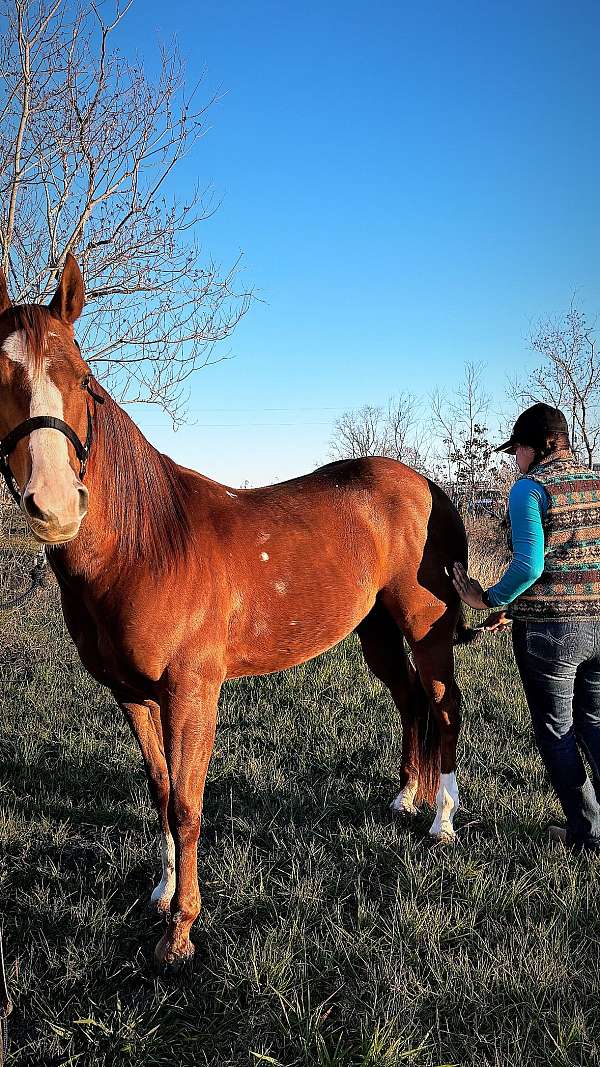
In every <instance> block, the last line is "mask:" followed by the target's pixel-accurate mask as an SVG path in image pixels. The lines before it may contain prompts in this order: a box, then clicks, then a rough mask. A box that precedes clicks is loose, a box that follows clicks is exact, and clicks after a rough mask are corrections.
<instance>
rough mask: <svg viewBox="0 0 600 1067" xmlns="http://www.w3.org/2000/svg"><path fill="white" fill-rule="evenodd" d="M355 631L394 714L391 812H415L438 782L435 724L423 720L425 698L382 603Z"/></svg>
mask: <svg viewBox="0 0 600 1067" xmlns="http://www.w3.org/2000/svg"><path fill="white" fill-rule="evenodd" d="M357 633H358V636H359V638H360V642H361V646H362V651H363V655H364V657H365V661H366V663H367V665H368V667H369V668H370V669H371V670H372V672H373V674H374V675H375V676H376V677H377V678H379V680H380V681H381V682H383V684H384V685H385V686H387V688H388V689H389V691H390V694H391V697H392V699H393V701H394V703H395V705H396V707H397V708H398V711H399V713H400V721H401V724H402V754H401V762H400V792H399V794H398V796H397V797H396V798H395V799H394V800H393V801H392V803H391V804H390V807H391V809H392V811H394V812H396V813H397V814H404V815H415V814H416V813H417V805H418V804H419V803H420V801H421V800H426V801H428V802H430V803H431V802H432V801H433V797H434V795H435V792H436V790H437V786H438V777H439V758H438V752H437V732H436V729H435V723H434V722H433V721H429V722H428V701H427V698H426V696H425V693H424V690H423V688H422V686H421V684H420V680H419V677H418V675H417V673H416V671H415V670H414V668H413V666H412V664H411V663H410V661H409V659H408V657H407V655H406V653H405V651H404V647H403V639H402V634H401V631H400V630H399V628H398V626H397V625H396V623H395V622H394V620H393V618H392V617H391V615H390V614H389V612H388V611H386V609H385V608H384V607H383V605H382V604H380V603H379V602H378V603H376V604H375V607H374V608H373V609H372V611H371V612H370V613H369V615H367V617H366V618H365V619H363V621H362V622H361V623H360V625H359V626H358V627H357Z"/></svg>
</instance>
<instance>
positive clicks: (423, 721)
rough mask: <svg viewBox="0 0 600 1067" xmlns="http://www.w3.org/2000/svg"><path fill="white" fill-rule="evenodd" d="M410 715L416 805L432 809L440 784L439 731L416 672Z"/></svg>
mask: <svg viewBox="0 0 600 1067" xmlns="http://www.w3.org/2000/svg"><path fill="white" fill-rule="evenodd" d="M410 703H411V710H412V712H413V753H414V755H413V758H414V762H415V765H416V767H415V769H416V771H417V775H418V782H419V785H418V789H417V796H416V798H415V799H416V803H417V804H420V803H421V801H423V800H424V801H425V803H426V804H429V805H431V807H435V797H436V793H437V791H438V788H439V784H440V728H439V725H438V722H437V719H436V716H435V715H434V713H433V711H432V709H431V707H430V704H429V699H428V697H427V693H426V692H425V689H424V688H423V683H422V682H421V679H420V678H419V675H418V673H417V672H416V671H415V676H414V683H413V692H412V699H411V702H410Z"/></svg>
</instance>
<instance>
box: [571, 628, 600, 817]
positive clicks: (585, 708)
mask: <svg viewBox="0 0 600 1067" xmlns="http://www.w3.org/2000/svg"><path fill="white" fill-rule="evenodd" d="M589 625H590V629H591V636H592V638H593V637H595V638H596V639H595V641H593V645H595V646H596V647H595V649H594V651H595V652H596V655H594V656H593V657H592V658H591V659H588V660H586V661H585V662H584V663H582V664H581V665H580V667H579V669H578V671H577V675H576V678H575V697H574V701H573V723H574V726H575V734H576V736H577V740H578V742H579V744H580V746H581V748H582V749H583V751H584V752H585V754H586V756H587V760H588V763H589V765H590V769H591V772H592V782H593V785H594V790H595V793H596V799H597V800H598V802H599V803H600V620H599V621H597V622H595V623H590V624H589Z"/></svg>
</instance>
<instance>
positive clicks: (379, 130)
mask: <svg viewBox="0 0 600 1067" xmlns="http://www.w3.org/2000/svg"><path fill="white" fill-rule="evenodd" d="M599 34H600V6H599V5H598V4H597V3H587V2H576V3H573V4H567V3H566V2H564V3H553V2H544V3H532V2H524V3H523V2H521V3H519V4H507V3H498V2H491V3H490V2H478V3H470V2H461V3H450V2H441V3H436V4H431V3H425V4H418V5H417V4H409V3H394V4H391V3H366V2H352V0H348V2H346V3H343V4H342V3H338V2H329V3H327V2H325V3H323V2H322V3H319V4H317V3H312V2H309V3H303V4H297V5H288V4H275V3H253V2H252V0H249V2H245V3H241V2H229V0H220V2H219V3H213V4H210V5H205V4H197V3H191V2H185V3H181V2H174V3H171V4H169V5H167V4H164V3H160V4H159V3H157V2H155V0H146V2H143V0H136V3H134V6H133V7H132V9H131V10H130V12H129V13H128V15H127V17H126V19H125V20H124V22H123V24H122V29H121V31H120V40H119V44H120V46H121V47H122V48H123V50H125V51H127V52H129V53H137V54H138V55H139V56H141V57H142V58H143V60H144V62H145V64H146V65H147V66H148V67H149V68H150V69H151V68H152V64H153V62H154V60H155V58H156V54H157V49H158V45H159V44H160V43H161V42H168V41H169V39H171V38H172V37H173V36H174V37H175V38H176V40H177V42H178V45H179V48H180V50H181V52H182V53H183V55H184V57H185V58H186V61H187V69H188V77H189V81H190V83H191V82H193V81H195V79H196V78H197V77H198V75H199V74H200V72H201V71H202V70H204V69H206V80H205V86H206V95H207V96H208V95H209V93H210V91H211V90H213V89H215V88H217V87H221V88H222V90H223V91H224V94H225V95H224V96H223V97H222V99H221V101H220V103H219V104H218V105H217V106H215V107H214V109H213V111H212V114H211V119H210V123H211V129H210V131H209V132H208V133H207V136H206V137H205V138H204V139H203V140H202V142H201V143H200V145H199V146H198V148H197V150H196V151H195V153H194V155H193V157H192V158H191V159H189V160H187V161H186V162H185V164H184V165H183V166H182V167H181V169H180V171H179V175H178V178H177V181H178V188H179V190H180V191H181V193H182V194H185V192H186V191H187V190H189V188H190V187H191V185H193V184H194V182H195V180H196V179H199V180H200V182H201V183H202V184H205V183H212V186H213V188H214V191H215V194H216V196H217V198H219V199H220V200H222V205H221V208H220V210H219V211H218V213H217V215H216V216H215V217H214V218H213V219H211V220H210V221H209V222H207V223H204V224H203V226H202V230H201V234H202V238H203V242H204V244H205V247H206V249H207V252H210V254H211V255H213V256H214V257H216V258H217V259H220V260H222V261H223V262H224V263H230V262H231V261H232V260H233V259H235V258H236V257H237V255H238V254H239V253H240V252H243V255H244V259H243V262H244V268H245V277H246V280H247V283H248V284H250V285H252V286H254V287H255V288H256V289H257V290H258V291H259V294H260V296H261V298H262V301H263V303H255V304H254V306H253V308H252V309H251V311H250V312H249V314H248V315H247V317H246V319H245V320H244V321H243V322H242V323H241V325H240V326H239V327H238V329H237V331H236V333H235V334H234V335H233V337H232V338H231V340H230V341H229V342H226V344H225V349H224V354H225V352H227V353H230V354H231V356H232V358H231V359H229V360H226V361H225V362H223V363H220V364H219V365H217V366H214V367H212V368H209V369H206V370H203V371H202V372H200V373H199V374H198V376H197V378H196V379H195V381H194V384H193V389H192V396H191V398H190V404H189V420H190V422H189V424H188V425H187V426H186V427H185V428H184V429H182V430H179V431H178V432H177V433H176V434H174V433H173V432H172V431H171V429H170V428H169V424H168V420H166V418H163V417H162V416H160V415H159V414H158V413H157V412H155V411H153V410H152V409H151V410H147V409H145V410H142V411H139V410H137V411H136V412H135V413H134V414H135V417H136V418H138V421H139V422H140V424H141V425H142V427H143V428H144V430H145V432H146V433H147V435H148V436H149V437H150V438H151V440H153V441H154V443H156V444H157V445H158V447H160V448H161V449H162V450H163V451H166V452H168V453H169V454H171V455H173V456H175V458H177V459H179V460H180V461H182V462H185V463H186V464H189V465H190V466H194V467H196V468H197V469H200V470H202V471H203V472H204V473H206V474H209V475H210V476H212V477H216V478H218V479H219V480H222V481H227V482H229V483H231V484H235V485H239V484H241V483H242V482H243V481H244V480H245V479H247V480H248V481H249V482H250V484H252V485H257V484H262V483H264V482H268V481H273V480H278V479H281V478H284V477H290V476H292V475H294V474H299V473H302V472H304V471H306V470H310V469H312V468H313V467H314V466H315V465H316V464H318V463H319V462H325V461H326V460H327V458H328V441H329V438H330V436H331V430H332V424H333V421H334V420H335V417H336V416H337V415H338V414H340V413H341V412H342V411H344V410H347V409H348V408H353V407H358V406H360V405H362V404H364V403H385V401H386V399H387V398H388V397H389V396H390V395H392V394H394V393H397V392H399V391H401V390H402V389H409V390H411V391H413V392H415V393H418V394H426V393H427V392H429V391H430V390H431V389H432V388H434V387H435V386H439V387H441V388H445V387H450V386H451V385H452V383H454V382H456V381H457V379H458V378H460V376H461V373H462V368H463V365H464V362H465V361H466V360H484V361H485V362H486V363H487V364H488V380H487V384H488V386H489V389H490V391H491V392H492V393H493V395H494V410H495V411H496V412H500V411H502V410H503V409H504V407H505V406H506V405H505V400H504V396H505V391H506V375H507V374H510V373H513V372H515V371H516V370H518V369H519V368H520V367H524V366H526V365H528V363H530V362H531V356H530V353H529V351H528V344H527V336H528V333H529V331H530V329H531V327H532V325H533V324H534V323H535V322H536V321H537V320H538V319H539V318H541V317H542V318H545V317H547V316H549V315H552V314H555V313H558V312H561V311H562V310H564V309H565V308H566V307H567V306H568V304H569V301H570V299H571V296H572V294H573V292H575V291H576V292H577V298H578V300H579V302H580V303H581V305H582V306H583V307H584V308H585V309H586V310H587V311H588V312H589V313H590V315H592V316H593V315H594V314H595V313H597V312H598V311H599V310H600V276H599V270H598V248H599V246H600V240H599V238H600V210H599V207H598V177H599V174H600V148H599V146H598V137H597V131H598V118H599V111H600V107H599V104H600V100H599V90H598V84H597V74H596V61H595V42H597V40H598V37H599Z"/></svg>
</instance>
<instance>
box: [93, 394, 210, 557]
mask: <svg viewBox="0 0 600 1067" xmlns="http://www.w3.org/2000/svg"><path fill="white" fill-rule="evenodd" d="M93 389H94V392H95V393H98V395H99V396H101V397H102V399H103V400H104V403H103V404H98V403H95V404H94V406H95V411H94V412H93V413H92V414H93V425H94V431H93V432H94V436H93V440H92V448H91V452H90V477H91V478H94V480H95V481H96V484H98V482H100V483H101V484H102V486H103V492H102V498H103V502H104V507H105V513H104V517H103V521H105V522H106V526H107V527H108V528H109V529H111V530H114V531H115V532H116V534H117V543H118V550H119V558H120V562H121V563H122V564H124V565H132V564H137V565H138V566H139V565H140V564H141V565H144V566H146V567H149V568H150V570H151V571H152V572H154V573H164V572H165V571H167V570H172V569H175V568H177V567H178V566H180V565H181V564H182V563H183V562H184V560H185V558H186V556H187V554H188V551H189V546H190V543H191V540H192V530H191V526H190V521H189V516H188V510H187V507H186V493H185V488H184V486H183V484H182V481H181V478H180V474H179V470H178V467H177V464H176V463H174V461H173V460H172V459H169V457H168V456H164V455H162V454H161V453H160V452H158V451H157V450H156V449H155V448H154V447H153V446H152V445H151V444H150V442H149V441H147V440H146V438H145V437H144V435H143V433H142V432H141V430H140V429H139V428H138V427H137V426H136V424H135V423H134V422H133V420H132V419H130V417H129V415H127V414H126V412H125V411H123V408H121V407H120V406H119V405H118V404H117V403H116V401H115V400H113V398H112V397H111V396H110V395H109V394H108V393H107V392H106V390H105V389H103V388H102V386H100V385H98V383H97V382H95V381H94V383H93ZM91 403H94V402H93V401H91Z"/></svg>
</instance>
